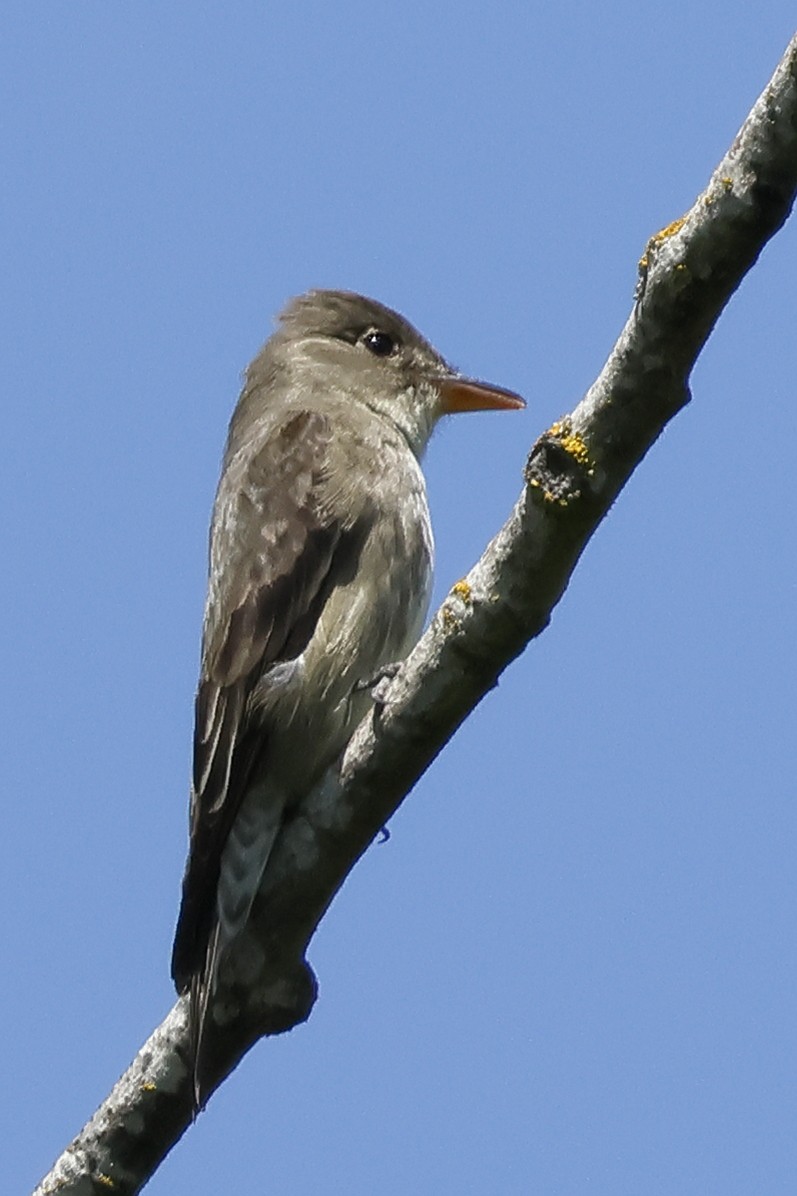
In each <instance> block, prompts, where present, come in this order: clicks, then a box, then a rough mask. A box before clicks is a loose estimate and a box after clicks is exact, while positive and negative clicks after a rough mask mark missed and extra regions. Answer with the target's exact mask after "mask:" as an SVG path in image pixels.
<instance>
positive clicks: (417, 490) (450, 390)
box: [172, 291, 522, 1106]
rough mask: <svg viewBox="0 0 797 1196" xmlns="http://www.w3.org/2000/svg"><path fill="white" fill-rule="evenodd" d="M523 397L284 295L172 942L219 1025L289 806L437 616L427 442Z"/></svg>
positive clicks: (344, 312) (207, 640) (234, 446)
mask: <svg viewBox="0 0 797 1196" xmlns="http://www.w3.org/2000/svg"><path fill="white" fill-rule="evenodd" d="M488 406H489V407H518V406H522V402H521V401H520V400H519V399H517V397H516V396H513V395H511V394H510V392H505V391H500V390H499V389H498V388H493V387H484V386H482V385H481V384H476V383H470V382H468V381H467V380H463V379H460V378H459V376H458V375H456V374H455V372H454V371H453V370H452V369H451V368H450V367H449V366H448V365H447V364H446V362H445V361H444V360H443V358H442V357H441V356H440V355H439V354H438V353H437V351H436V350H435V349H433V348H432V346H431V345H430V344H429V343H428V342H427V341H425V340H424V339H423V337H422V336H420V334H419V333H418V332H417V331H416V330H415V329H414V328H413V327H412V326H411V325H410V324H409V323H407V321H406V320H404V319H403V318H402V317H401V316H399V315H397V314H396V313H395V312H393V311H391V310H390V309H389V308H386V307H383V306H382V304H379V303H376V302H375V301H373V300H370V299H365V298H363V297H362V296H359V295H354V294H350V293H348V292H340V291H313V292H310V293H309V294H308V295H305V296H302V297H301V298H299V299H295V300H294V301H293V302H292V303H291V304H289V306H288V307H287V308H286V310H285V311H284V312H283V313H282V316H281V322H280V326H279V329H278V330H277V332H276V333H275V334H274V336H272V338H271V339H270V340H269V341H268V342H267V344H266V345H265V347H264V348H263V350H262V351H261V353H260V354H259V355H258V357H256V358H255V360H254V361H253V362H252V364H251V365H250V367H249V369H248V371H247V374H246V379H245V383H244V388H243V392H242V394H241V397H240V399H239V402H238V405H237V407H236V409H235V412H234V414H233V417H232V421H231V424H230V431H229V437H228V440H227V447H226V451H225V455H224V460H223V464H222V472H221V479H220V482H219V487H218V491H217V494H216V501H215V505H214V508H213V518H212V524H211V535H210V577H209V585H208V597H207V604H206V608H205V619H204V629H203V639H202V661H201V670H200V679H199V687H198V691H197V699H196V720H195V736H194V769H193V785H192V794H191V812H190V851H189V857H188V863H187V866H186V873H185V878H184V881H183V897H182V905H181V909H180V917H179V921H178V926H177V932H176V936H175V944H174V953H173V957H172V974H173V977H174V980H175V983H176V985H177V987H178V990H179V991H183V990H184V989H186V988H189V989H190V993H191V1002H190V1018H191V1033H192V1043H193V1049H194V1069H195V1099H196V1103H197V1106H199V1104H200V1103H201V1098H202V1081H201V1075H200V1072H201V1058H200V1055H201V1045H202V1036H203V1028H204V1025H205V1020H206V1018H207V1016H208V1008H209V1005H210V1002H211V1001H212V997H213V992H214V989H215V985H216V979H217V976H218V969H219V966H220V963H221V961H222V960H223V958H224V955H225V952H226V951H227V950H228V948H229V946H230V944H231V943H232V942H233V941H234V940H235V938H236V936H237V935H238V934H239V932H240V931H241V929H242V927H243V926H244V924H245V922H246V920H247V918H248V915H249V912H250V909H251V905H252V902H253V900H254V897H255V894H256V892H257V889H258V887H259V885H260V883H261V880H262V877H263V872H264V870H265V867H266V865H267V862H268V858H269V854H270V852H271V849H272V847H273V844H274V841H275V839H276V837H277V834H278V833H279V830H280V828H281V826H282V824H283V821H284V819H285V817H286V815H289V814H290V811H291V809H292V808H294V807H295V806H296V805H297V804H298V803H299V802H300V800H301V799H302V797H303V796H304V795H305V794H306V793H307V792H308V791H309V790H310V789H311V788H312V786H313V785H315V784H316V783H317V782H318V781H319V780H320V779H321V777H322V776H323V774H324V773H325V771H326V770H327V769H328V768H329V767H330V766H331V765H332V764H333V763H334V762H335V761H336V760H337V758H338V757H339V755H340V753H341V752H342V750H343V749H344V747H345V746H346V743H347V742H348V739H349V737H350V736H351V733H352V731H353V729H354V727H355V726H356V724H357V722H358V721H359V720H360V719H361V717H362V716H363V714H364V713H365V711H366V709H367V708H368V705H369V703H370V701H371V698H370V695H369V693H368V692H367V689H363V688H362V682H363V681H365V680H367V679H368V678H370V677H373V676H374V675H375V674H376V673H378V671H379V670H380V668H382V667H383V666H384V665H386V664H388V663H390V662H392V661H395V660H398V659H401V658H402V657H403V656H404V655H405V654H406V653H407V651H408V650H409V648H410V647H411V646H412V644H413V643H414V641H415V639H416V638H417V636H418V634H419V632H420V630H421V626H422V623H423V620H424V617H425V614H426V609H427V603H428V598H429V591H430V585H431V577H432V558H433V544H432V531H431V523H430V519H429V510H428V506H427V500H426V488H425V485H424V480H423V475H422V473H421V469H420V465H419V458H420V456H421V454H422V452H423V449H424V447H425V445H426V442H427V440H428V438H429V435H430V433H431V431H432V428H433V427H434V424H435V423H436V421H437V419H438V418H439V417H440V415H442V414H444V412H445V411H446V410H464V409H467V408H473V407H488Z"/></svg>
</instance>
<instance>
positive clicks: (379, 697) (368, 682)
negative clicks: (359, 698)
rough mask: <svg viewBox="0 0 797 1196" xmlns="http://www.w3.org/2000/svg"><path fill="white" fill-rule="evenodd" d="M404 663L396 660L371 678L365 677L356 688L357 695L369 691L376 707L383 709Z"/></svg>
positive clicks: (384, 665) (385, 665)
mask: <svg viewBox="0 0 797 1196" xmlns="http://www.w3.org/2000/svg"><path fill="white" fill-rule="evenodd" d="M402 664H403V661H401V660H394V661H392V662H391V663H390V664H383V665H382V667H381V669H379V670H378V672H376V673H374V674H373V676H371V677H364V678H363V680H362V681H358V682H357V683H356V685H355V686H354V690H355V693H362V691H363V690H368V692H369V693H370V695H371V697H372V699H373V703H374V705H375V706H379V707H382V706H384V705H385V704H386V702H387V694H388V690H389V689H390V686H391V683H392V682H393V680H394V679H395V677H396V675H397V673H398V671H399V669H400V668H401V666H402Z"/></svg>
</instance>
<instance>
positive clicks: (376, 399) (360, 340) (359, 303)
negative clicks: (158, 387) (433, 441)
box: [247, 290, 525, 456]
mask: <svg viewBox="0 0 797 1196" xmlns="http://www.w3.org/2000/svg"><path fill="white" fill-rule="evenodd" d="M280 377H281V378H283V379H286V378H287V380H290V382H291V383H292V384H293V385H295V386H296V388H297V390H299V391H301V392H302V393H303V394H306V395H312V394H313V393H314V392H315V393H318V394H319V395H320V396H321V395H329V394H330V393H332V392H336V393H338V394H340V395H341V396H343V397H344V398H345V399H346V401H347V402H348V401H353V402H358V403H362V404H363V405H364V406H366V407H368V408H370V409H371V410H373V411H375V412H377V413H378V414H379V415H381V416H383V417H384V418H386V419H388V420H390V421H391V422H392V423H393V424H395V425H396V426H397V427H398V428H399V429H400V431H401V432H402V433H403V434H404V436H405V437H406V439H407V441H408V442H409V444H410V445H411V447H412V449H413V450H414V452H415V453H416V454H417V455H418V456H420V455H421V453H422V452H423V449H424V447H425V446H426V442H427V440H428V439H429V436H430V434H431V432H432V429H433V428H434V425H435V424H436V423H437V421H438V419H439V418H440V417H441V416H443V415H447V414H451V413H454V412H458V411H484V410H517V409H519V408H522V407H524V406H525V403H524V401H523V399H521V398H520V397H519V396H518V395H516V394H513V393H512V392H511V391H508V390H503V389H501V388H500V387H497V386H490V385H487V384H486V383H483V382H476V381H474V380H472V379H469V378H463V377H462V376H461V375H460V374H459V373H457V371H456V370H454V369H453V368H452V367H451V366H450V365H449V364H448V363H447V362H446V361H445V359H444V358H443V357H441V355H440V354H439V353H438V352H437V350H436V349H435V348H433V346H432V345H430V344H429V342H428V341H427V340H425V339H424V337H422V336H421V334H420V333H419V332H418V331H417V329H415V328H413V326H412V324H410V323H409V322H408V321H407V320H405V319H404V318H403V316H400V315H399V314H398V313H397V312H395V311H392V310H391V309H390V308H389V307H385V306H384V305H383V304H381V303H378V302H377V301H376V300H375V299H367V298H365V297H364V296H362V295H357V294H354V293H353V292H351V291H320V290H319V291H309V292H308V293H307V294H306V295H301V296H299V298H297V299H293V300H292V301H291V302H290V303H289V304H288V306H287V307H286V308H285V310H284V311H283V312H282V314H281V316H280V326H279V328H278V330H277V332H276V333H275V334H274V336H273V337H272V338H271V340H270V341H269V342H268V343H267V344H266V346H265V348H264V349H263V352H262V353H261V354H260V356H259V357H257V358H256V359H255V361H254V362H253V363H252V365H251V366H250V369H249V373H248V375H247V389H250V388H251V389H252V390H259V389H260V388H261V387H263V386H266V387H268V385H269V384H270V383H272V382H274V381H276V380H277V379H279V378H280Z"/></svg>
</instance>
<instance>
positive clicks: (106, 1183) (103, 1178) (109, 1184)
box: [94, 1171, 116, 1188]
mask: <svg viewBox="0 0 797 1196" xmlns="http://www.w3.org/2000/svg"><path fill="white" fill-rule="evenodd" d="M94 1178H95V1179H96V1181H97V1183H98V1184H102V1186H103V1187H104V1188H115V1187H116V1184H115V1183H114V1181H113V1180H112V1179H111V1177H110V1175H105V1174H104V1173H103V1172H102V1171H98V1172H97V1174H96V1175H95V1177H94Z"/></svg>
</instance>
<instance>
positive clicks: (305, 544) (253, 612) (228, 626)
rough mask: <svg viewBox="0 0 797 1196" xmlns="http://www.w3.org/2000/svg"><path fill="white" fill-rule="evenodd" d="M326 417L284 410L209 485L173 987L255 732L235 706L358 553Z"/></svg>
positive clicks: (210, 904)
mask: <svg viewBox="0 0 797 1196" xmlns="http://www.w3.org/2000/svg"><path fill="white" fill-rule="evenodd" d="M334 453H335V446H334V440H333V431H332V427H331V423H330V420H329V419H328V418H327V417H326V416H325V415H324V414H323V413H320V412H317V411H294V412H292V413H291V414H290V415H289V416H288V417H287V418H286V419H285V420H284V421H283V422H282V423H281V424H279V425H278V426H276V427H275V428H274V429H273V431H272V432H271V434H270V435H269V436H268V438H267V440H266V441H265V443H264V444H263V445H262V447H261V448H260V449H259V451H258V452H257V453H256V454H255V455H254V456H252V457H251V458H250V460H249V461H248V463H247V464H246V465H245V467H241V476H240V478H239V479H236V481H237V484H236V485H235V486H233V487H232V488H230V489H229V491H225V489H224V486H223V484H222V486H221V487H220V490H219V499H218V501H217V505H216V509H215V512H214V522H213V535H212V544H211V578H210V591H209V597H208V606H207V610H206V614H205V628H204V635H203V645H202V668H201V674H200V680H199V688H198V691H197V699H196V718H195V730H194V771H193V787H192V794H191V816H190V849H189V856H188V863H187V866H186V873H185V877H184V880H183V898H182V904H181V908H180V917H179V921H178V925H177V932H176V936H175V943H174V954H173V957H172V974H173V977H174V979H175V982H176V984H177V987H178V989H179V990H182V989H183V988H184V987H185V985H186V983H187V981H188V980H189V978H190V976H191V974H192V973H193V972H195V971H196V969H197V968H198V967H199V966H201V962H202V959H203V958H204V951H205V946H206V943H207V938H208V934H209V932H210V928H211V923H212V920H213V912H214V906H215V896H216V888H217V884H218V878H219V868H220V862H221V855H222V851H223V849H224V844H225V842H226V839H227V836H228V834H229V831H230V827H231V826H232V823H233V820H234V818H235V815H236V812H237V810H238V808H239V805H240V802H241V800H242V798H243V795H244V792H245V789H246V785H247V781H248V778H249V776H250V774H251V770H252V767H253V765H254V763H255V760H256V759H261V758H262V754H263V753H266V754H267V743H266V742H264V741H265V738H266V734H267V733H266V731H265V730H262V731H261V730H259V729H257V728H255V727H253V726H252V725H251V724H250V723H249V720H248V717H247V700H248V698H249V695H250V694H251V692H252V689H253V687H254V686H255V685H256V683H257V682H258V680H259V679H260V678H261V677H262V675H263V673H264V671H265V670H266V669H267V668H268V667H269V666H271V665H273V664H277V663H278V662H280V661H281V660H291V659H294V658H295V657H296V656H298V655H299V654H300V653H301V652H302V651H303V649H304V648H305V647H306V645H307V643H308V642H309V640H310V638H311V636H312V634H313V630H314V628H315V625H316V622H317V620H318V617H319V614H320V612H321V610H322V608H323V605H324V603H325V601H326V599H327V597H328V595H329V593H330V591H331V590H332V589H333V588H334V586H335V584H336V581H337V580H338V579H340V578H341V577H342V576H344V575H348V576H350V574H351V569H352V566H353V564H354V561H355V560H356V557H357V555H358V553H359V551H360V548H361V546H362V542H363V539H364V535H363V533H364V531H365V525H366V523H367V520H368V517H369V516H368V512H367V511H365V512H362V513H361V514H360V515H359V516H358V519H357V521H356V522H355V521H353V519H352V516H351V513H350V511H347V510H345V509H343V504H342V503H341V502H340V500H339V498H338V500H337V501H336V496H337V491H336V490H335V488H334V487H333V485H332V484H331V482H330V476H329V471H330V461H331V459H332V458H333V456H334Z"/></svg>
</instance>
